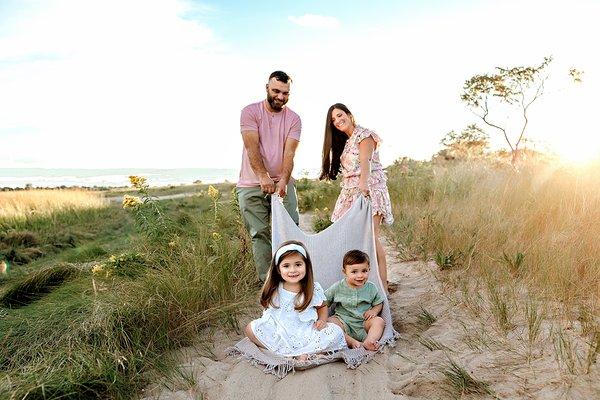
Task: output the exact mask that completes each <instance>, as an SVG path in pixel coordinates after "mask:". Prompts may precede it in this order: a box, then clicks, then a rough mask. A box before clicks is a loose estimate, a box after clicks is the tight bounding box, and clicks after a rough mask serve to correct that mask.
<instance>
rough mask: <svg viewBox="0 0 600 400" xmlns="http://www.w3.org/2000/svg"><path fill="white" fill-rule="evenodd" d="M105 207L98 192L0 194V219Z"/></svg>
mask: <svg viewBox="0 0 600 400" xmlns="http://www.w3.org/2000/svg"><path fill="white" fill-rule="evenodd" d="M101 207H106V200H105V199H104V198H103V196H102V195H101V194H100V193H98V192H93V191H89V190H76V189H63V190H45V189H44V190H17V191H10V192H0V219H3V220H7V219H13V218H14V219H27V218H35V217H37V216H40V215H51V214H54V213H56V212H57V211H73V210H80V209H94V208H101Z"/></svg>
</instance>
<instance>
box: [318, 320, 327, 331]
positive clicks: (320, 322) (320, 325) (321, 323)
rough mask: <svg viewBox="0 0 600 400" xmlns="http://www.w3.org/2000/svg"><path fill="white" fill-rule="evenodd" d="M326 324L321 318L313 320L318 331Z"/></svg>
mask: <svg viewBox="0 0 600 400" xmlns="http://www.w3.org/2000/svg"><path fill="white" fill-rule="evenodd" d="M326 326H327V321H324V320H322V319H318V320H317V321H316V322H315V328H316V329H317V330H318V331H320V330H321V329H323V328H325V327H326Z"/></svg>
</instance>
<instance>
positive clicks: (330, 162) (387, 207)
mask: <svg viewBox="0 0 600 400" xmlns="http://www.w3.org/2000/svg"><path fill="white" fill-rule="evenodd" d="M380 143H381V139H380V138H379V136H377V134H375V132H373V131H371V130H369V129H366V128H363V127H361V126H359V125H357V124H356V122H355V121H354V116H353V115H352V113H351V112H350V110H349V109H348V107H346V106H345V105H343V104H341V103H336V104H334V105H332V106H331V107H329V111H327V119H326V122H325V138H324V141H323V163H322V168H321V176H320V177H319V179H336V177H337V175H338V173H340V172H341V174H342V183H341V187H342V191H341V192H340V195H339V197H338V199H337V202H336V203H335V208H334V210H333V213H332V215H331V220H332V221H333V222H335V221H337V220H338V219H340V218H341V216H342V215H344V214H345V213H346V211H348V210H349V209H350V207H351V206H352V203H353V202H354V200H355V199H356V198H357V197H358V196H359V195H361V194H362V195H364V196H365V197H369V198H370V199H371V204H372V206H373V230H374V234H375V245H376V251H377V264H378V265H379V276H380V277H381V281H382V282H383V285H384V288H385V291H386V292H387V291H388V282H387V261H386V259H385V252H384V251H383V247H382V245H381V241H380V239H379V234H380V233H379V232H380V229H379V227H380V225H381V224H382V223H385V224H388V225H389V224H391V223H392V222H394V217H393V215H392V207H391V203H390V195H389V193H388V190H387V186H386V181H387V178H386V176H385V171H384V170H383V167H382V166H381V162H380V161H379V152H378V147H379V144H380ZM340 170H341V171H340Z"/></svg>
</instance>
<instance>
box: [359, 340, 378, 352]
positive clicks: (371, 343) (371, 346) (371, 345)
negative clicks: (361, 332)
mask: <svg viewBox="0 0 600 400" xmlns="http://www.w3.org/2000/svg"><path fill="white" fill-rule="evenodd" d="M363 346H365V349H367V350H370V351H377V350H378V349H379V343H378V342H377V340H370V339H367V340H365V342H364V343H363Z"/></svg>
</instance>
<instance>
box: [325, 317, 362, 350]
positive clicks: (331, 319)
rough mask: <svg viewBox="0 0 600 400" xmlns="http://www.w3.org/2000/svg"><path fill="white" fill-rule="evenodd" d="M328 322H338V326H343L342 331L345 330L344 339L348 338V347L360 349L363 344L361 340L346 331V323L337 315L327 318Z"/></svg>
mask: <svg viewBox="0 0 600 400" xmlns="http://www.w3.org/2000/svg"><path fill="white" fill-rule="evenodd" d="M327 322H331V323H332V324H336V325H337V326H339V327H340V328H342V331H343V332H344V339H346V344H347V345H348V347H350V348H351V349H358V348H359V347H361V346H362V343H361V342H359V341H358V340H356V339H354V338H353V337H352V336H350V335H348V334H347V333H346V329H345V327H344V324H343V323H342V322H341V321H340V320H339V319H338V318H337V317H329V318H327Z"/></svg>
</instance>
